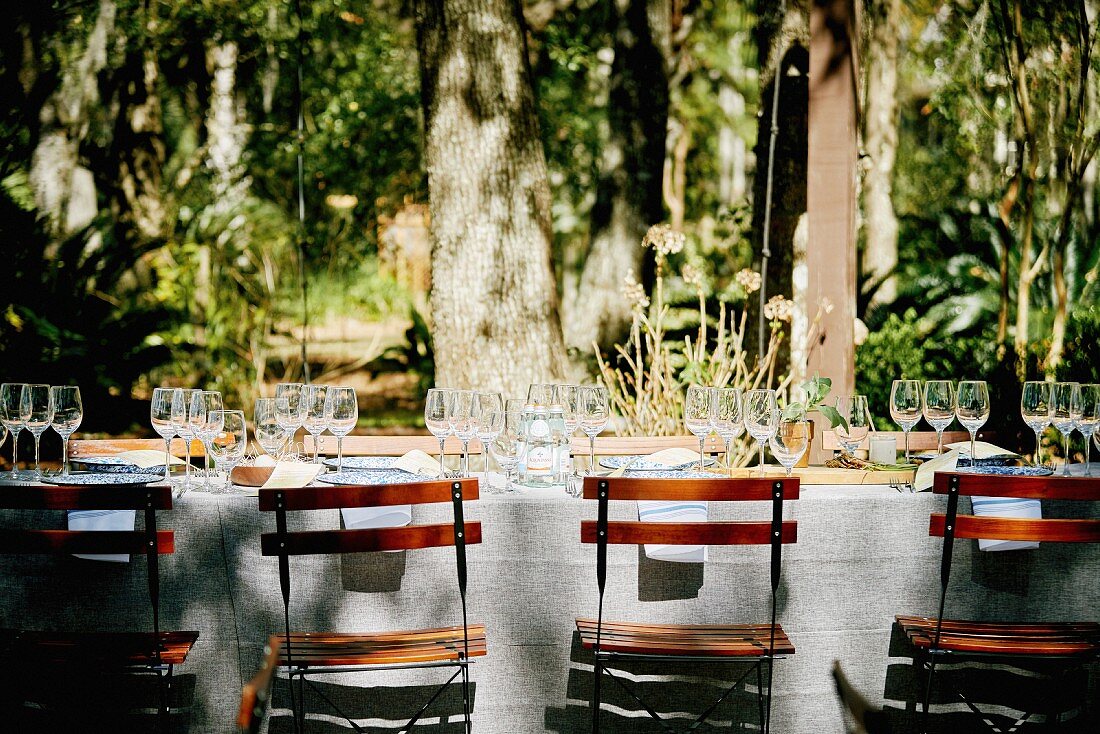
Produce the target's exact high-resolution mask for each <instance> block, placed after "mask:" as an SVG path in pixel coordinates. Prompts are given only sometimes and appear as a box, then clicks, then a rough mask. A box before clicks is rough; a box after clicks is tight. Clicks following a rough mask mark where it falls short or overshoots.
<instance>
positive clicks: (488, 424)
mask: <svg viewBox="0 0 1100 734" xmlns="http://www.w3.org/2000/svg"><path fill="white" fill-rule="evenodd" d="M477 404H478V414H479V415H480V416H481V420H479V421H478V424H477V440H478V444H479V445H480V446H481V464H482V467H483V468H484V470H485V475H486V476H488V475H489V452H488V450H486V446H488V444H489V441H492V440H493V439H494V438H496V434H498V433H500V427H501V425H503V423H504V398H503V396H501V394H500V393H498V392H479V393H478V394H477Z"/></svg>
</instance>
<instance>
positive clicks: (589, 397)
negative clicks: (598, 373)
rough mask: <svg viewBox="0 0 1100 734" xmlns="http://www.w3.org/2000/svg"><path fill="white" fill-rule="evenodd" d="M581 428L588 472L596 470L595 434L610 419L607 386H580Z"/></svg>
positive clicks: (600, 430)
mask: <svg viewBox="0 0 1100 734" xmlns="http://www.w3.org/2000/svg"><path fill="white" fill-rule="evenodd" d="M580 401H581V402H580V407H581V410H580V417H581V430H582V431H583V432H584V435H586V436H588V473H589V474H594V473H595V472H596V436H598V435H600V433H601V432H602V431H603V429H604V428H606V427H607V422H608V421H609V420H611V407H610V402H609V400H608V394H607V388H606V387H602V386H600V385H596V386H592V387H582V388H581V394H580Z"/></svg>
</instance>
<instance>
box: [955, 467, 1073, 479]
mask: <svg viewBox="0 0 1100 734" xmlns="http://www.w3.org/2000/svg"><path fill="white" fill-rule="evenodd" d="M955 471H957V472H959V473H960V474H994V475H996V476H1002V477H1047V476H1050V475H1051V474H1053V473H1054V470H1053V469H1049V468H1047V467H1045V466H981V465H980V464H979V465H978V466H975V467H970V466H960V467H958V468H956V469H955Z"/></svg>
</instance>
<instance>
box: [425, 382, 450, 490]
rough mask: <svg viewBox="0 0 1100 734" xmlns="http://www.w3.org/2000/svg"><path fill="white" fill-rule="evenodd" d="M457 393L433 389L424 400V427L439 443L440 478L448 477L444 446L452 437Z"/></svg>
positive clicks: (437, 388)
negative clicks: (445, 466)
mask: <svg viewBox="0 0 1100 734" xmlns="http://www.w3.org/2000/svg"><path fill="white" fill-rule="evenodd" d="M454 393H455V391H454V390H452V389H451V388H448V387H433V388H431V389H430V390H428V396H427V398H426V399H425V400H424V426H425V427H426V428H427V429H428V432H429V433H431V434H432V435H433V436H435V438H436V440H437V441H439V476H440V478H441V479H442V478H443V477H445V476H447V472H446V470H445V469H444V467H443V445H444V443H446V441H447V436H450V435H451V432H452V428H451V421H450V417H451V411H452V410H453V409H454V408H453V406H454Z"/></svg>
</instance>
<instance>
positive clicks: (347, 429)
mask: <svg viewBox="0 0 1100 734" xmlns="http://www.w3.org/2000/svg"><path fill="white" fill-rule="evenodd" d="M325 400H326V401H327V402H326V404H325V417H326V422H327V424H328V430H329V431H330V432H331V433H332V435H334V436H336V471H340V470H342V469H343V468H344V436H346V435H348V434H349V433H351V432H352V430H353V429H354V428H355V424H356V423H358V422H359V399H358V398H357V397H356V396H355V388H353V387H330V388H329V389H328V395H327V396H326V397H325Z"/></svg>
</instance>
